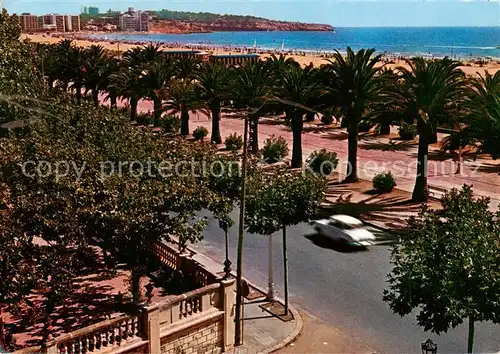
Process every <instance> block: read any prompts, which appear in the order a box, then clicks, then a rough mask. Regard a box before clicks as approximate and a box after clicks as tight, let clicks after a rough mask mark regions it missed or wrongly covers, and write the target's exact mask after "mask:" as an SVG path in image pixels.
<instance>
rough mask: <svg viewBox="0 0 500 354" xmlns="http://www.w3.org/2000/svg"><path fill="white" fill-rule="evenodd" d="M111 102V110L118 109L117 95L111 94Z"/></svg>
mask: <svg viewBox="0 0 500 354" xmlns="http://www.w3.org/2000/svg"><path fill="white" fill-rule="evenodd" d="M109 101H110V105H111V109H116V107H117V104H116V94H115V93H111V92H110V93H109Z"/></svg>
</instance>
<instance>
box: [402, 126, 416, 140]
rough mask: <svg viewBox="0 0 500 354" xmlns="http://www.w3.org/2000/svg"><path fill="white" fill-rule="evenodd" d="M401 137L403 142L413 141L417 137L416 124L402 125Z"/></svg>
mask: <svg viewBox="0 0 500 354" xmlns="http://www.w3.org/2000/svg"><path fill="white" fill-rule="evenodd" d="M398 133H399V136H400V137H401V139H403V140H413V139H415V137H416V136H417V133H418V132H417V126H416V125H415V124H408V123H406V122H403V123H401V126H400V127H399V129H398Z"/></svg>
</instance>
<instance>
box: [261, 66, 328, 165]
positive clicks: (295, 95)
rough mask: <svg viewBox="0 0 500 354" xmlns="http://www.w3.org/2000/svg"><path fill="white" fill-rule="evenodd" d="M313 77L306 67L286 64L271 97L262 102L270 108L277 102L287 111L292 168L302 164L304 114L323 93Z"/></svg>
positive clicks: (316, 102) (318, 100)
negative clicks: (291, 136)
mask: <svg viewBox="0 0 500 354" xmlns="http://www.w3.org/2000/svg"><path fill="white" fill-rule="evenodd" d="M313 78H314V74H313V72H312V71H311V70H308V69H307V68H306V69H302V68H301V67H300V66H295V65H290V66H288V67H287V69H285V70H284V71H283V72H282V73H281V75H280V76H279V81H278V82H277V83H276V85H275V86H274V87H273V88H272V95H271V98H270V99H268V100H267V101H266V103H265V104H264V107H265V106H268V107H269V108H271V109H272V108H273V106H276V104H278V105H279V106H280V107H282V108H284V109H285V111H286V113H287V118H288V119H289V122H290V125H291V128H292V135H293V148H292V163H291V166H292V168H297V167H301V166H302V128H303V125H304V114H306V113H307V112H310V111H314V109H313V108H312V107H315V106H316V105H318V104H319V102H320V101H321V98H322V95H323V94H324V92H323V91H322V90H321V88H320V86H319V85H318V84H317V83H316V82H315V81H314V80H313ZM261 112H262V110H261V109H259V110H258V111H257V113H256V114H261Z"/></svg>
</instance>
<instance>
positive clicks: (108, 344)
mask: <svg viewBox="0 0 500 354" xmlns="http://www.w3.org/2000/svg"><path fill="white" fill-rule="evenodd" d="M153 253H154V254H155V255H156V256H157V257H158V258H159V259H160V261H161V262H162V263H163V264H165V265H166V266H168V267H170V268H173V269H176V270H182V271H183V273H184V274H185V275H186V276H190V277H193V279H196V282H197V283H198V284H199V285H200V286H202V287H201V288H200V289H197V290H194V291H191V292H188V293H185V294H182V295H179V296H176V297H173V298H169V299H168V300H166V301H164V302H161V303H155V304H145V305H144V306H143V307H142V309H141V311H139V313H138V314H136V315H131V316H120V317H117V318H113V319H110V320H106V321H102V322H99V323H96V324H93V325H91V326H88V327H85V328H81V329H79V330H76V331H74V332H71V333H67V334H64V335H62V336H59V337H57V338H55V339H54V340H51V341H49V342H47V343H46V345H45V348H39V347H33V348H26V349H23V350H20V351H17V352H15V353H16V354H28V353H34V352H42V353H47V354H84V353H85V354H87V353H99V354H101V353H116V354H118V353H120V354H121V353H130V354H132V353H151V354H160V353H161V354H167V353H168V354H190V353H193V354H194V353H196V354H198V353H200V354H203V353H221V352H226V351H228V350H230V349H232V348H233V347H234V306H235V299H236V286H235V280H234V279H232V280H220V279H217V276H216V275H214V274H212V273H210V272H209V271H208V270H207V269H205V268H203V267H202V266H201V265H199V264H198V263H197V262H196V261H194V260H192V259H191V258H190V257H191V254H189V253H186V254H179V253H178V252H177V250H176V249H175V248H174V247H172V246H170V245H167V244H164V243H161V244H160V243H158V244H156V245H155V246H154V247H153Z"/></svg>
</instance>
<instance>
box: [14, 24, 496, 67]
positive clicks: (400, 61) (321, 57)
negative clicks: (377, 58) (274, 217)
mask: <svg viewBox="0 0 500 354" xmlns="http://www.w3.org/2000/svg"><path fill="white" fill-rule="evenodd" d="M93 34H95V33H93ZM22 38H26V39H29V40H31V41H33V42H39V43H57V42H59V41H60V40H61V39H64V38H69V39H72V40H73V41H74V42H75V44H76V45H78V46H81V47H87V46H90V45H92V44H99V45H102V46H103V47H104V48H106V49H108V50H112V51H118V52H124V51H127V50H129V49H132V48H134V47H137V46H139V45H145V44H148V43H149V42H140V43H137V42H132V41H122V40H116V39H112V40H111V39H108V40H104V39H95V38H90V37H89V34H88V33H78V34H70V35H68V34H64V35H62V34H61V35H57V34H52V35H46V34H23V37H22ZM158 44H159V45H160V47H161V49H163V50H202V51H207V52H209V53H212V54H240V53H248V52H251V53H257V54H259V55H260V56H261V58H263V59H265V58H266V57H269V56H271V55H272V53H276V54H278V53H280V52H281V51H278V50H261V49H258V48H246V47H236V46H234V47H231V46H216V45H204V44H196V45H186V44H181V43H158ZM283 53H284V54H286V55H287V57H291V58H293V59H295V60H296V61H297V62H298V63H300V64H301V65H303V66H306V65H310V64H312V65H313V66H320V65H321V64H324V63H326V58H327V57H328V56H330V55H331V53H320V52H318V53H311V52H305V51H299V50H287V51H284V52H283ZM404 59H407V57H405V56H401V55H392V54H390V53H385V54H384V57H383V61H384V65H386V66H387V67H389V68H393V69H394V68H396V67H398V66H407V64H406V62H405V61H404ZM461 62H462V63H464V65H463V66H461V67H460V68H461V69H462V71H463V72H464V73H465V74H466V75H470V76H476V75H478V74H480V75H484V74H485V72H486V71H488V72H489V73H490V74H494V73H495V72H497V71H498V70H500V61H498V60H488V61H486V62H483V61H479V60H478V59H470V60H462V61H461Z"/></svg>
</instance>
